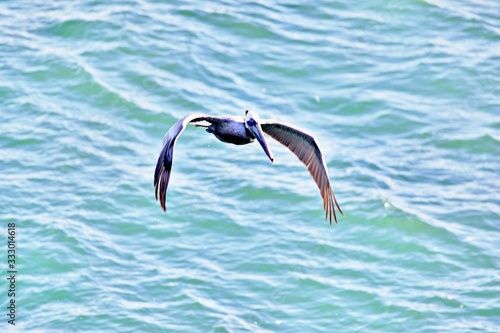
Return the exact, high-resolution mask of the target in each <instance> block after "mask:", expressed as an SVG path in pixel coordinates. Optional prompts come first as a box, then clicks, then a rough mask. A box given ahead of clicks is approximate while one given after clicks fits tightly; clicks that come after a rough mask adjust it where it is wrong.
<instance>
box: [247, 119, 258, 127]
mask: <svg viewBox="0 0 500 333" xmlns="http://www.w3.org/2000/svg"><path fill="white" fill-rule="evenodd" d="M247 126H250V127H252V126H257V122H256V121H255V119H253V118H250V119H248V120H247Z"/></svg>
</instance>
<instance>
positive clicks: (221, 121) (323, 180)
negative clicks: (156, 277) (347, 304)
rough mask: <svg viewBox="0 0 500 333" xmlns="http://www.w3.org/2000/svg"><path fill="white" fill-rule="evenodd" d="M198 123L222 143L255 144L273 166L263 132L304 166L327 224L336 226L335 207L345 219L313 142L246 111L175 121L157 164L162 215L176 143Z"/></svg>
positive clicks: (312, 138) (165, 139) (156, 188)
mask: <svg viewBox="0 0 500 333" xmlns="http://www.w3.org/2000/svg"><path fill="white" fill-rule="evenodd" d="M199 122H205V124H206V123H210V125H203V124H195V126H196V127H204V128H206V131H207V132H208V133H212V134H213V135H215V137H216V138H217V139H219V140H220V141H222V142H225V143H232V144H235V145H246V144H248V143H252V142H254V141H255V140H257V141H258V142H259V143H260V145H261V146H262V148H263V149H264V152H265V153H266V155H267V157H268V158H269V159H270V160H271V163H274V156H273V153H272V152H271V150H270V149H269V146H268V145H267V142H266V139H265V138H264V134H263V132H264V133H266V134H267V135H269V136H270V137H272V138H273V139H275V140H277V141H278V142H279V143H281V144H282V145H285V146H286V147H288V149H290V150H291V151H292V153H294V154H295V155H296V156H297V157H298V158H299V160H301V161H302V163H304V164H305V165H306V167H307V169H308V170H309V173H310V174H311V176H312V178H313V179H314V181H315V182H316V185H317V186H318V188H319V191H320V193H321V197H322V198H323V209H324V211H325V219H326V220H328V219H329V220H330V225H331V224H332V215H333V219H334V220H335V223H337V215H336V213H335V206H337V209H338V211H339V212H340V214H342V215H344V214H343V213H342V210H341V209H340V206H339V204H338V203H337V200H336V199H335V195H334V194H333V190H332V186H331V184H330V179H329V177H328V171H327V168H326V163H325V160H324V159H323V155H322V154H321V150H320V149H319V147H318V144H317V143H316V140H315V138H314V137H313V136H311V135H309V134H307V133H305V132H303V131H301V130H298V129H297V128H294V127H292V126H289V125H286V124H283V123H281V122H278V121H276V120H260V118H259V116H258V115H257V113H255V112H250V111H248V110H246V111H245V116H244V117H216V116H208V115H204V114H200V113H194V114H189V115H187V116H185V117H184V118H182V119H180V120H178V121H177V122H176V123H175V124H174V125H173V126H172V127H171V128H170V130H169V131H168V132H167V133H166V134H165V136H164V138H163V147H162V150H161V153H160V156H159V157H158V163H157V164H156V169H155V179H154V187H155V197H156V200H160V205H161V208H162V209H163V211H164V212H166V210H167V208H166V204H165V200H166V195H167V193H166V192H167V187H168V181H169V179H170V174H171V173H172V161H173V158H174V146H175V141H176V140H177V137H178V136H179V135H180V134H181V133H182V132H183V131H184V129H185V128H186V126H187V124H189V123H199ZM334 204H335V205H334Z"/></svg>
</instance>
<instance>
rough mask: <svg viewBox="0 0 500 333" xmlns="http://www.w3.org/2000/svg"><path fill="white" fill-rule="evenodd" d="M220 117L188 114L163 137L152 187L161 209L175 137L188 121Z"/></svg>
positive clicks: (170, 166)
mask: <svg viewBox="0 0 500 333" xmlns="http://www.w3.org/2000/svg"><path fill="white" fill-rule="evenodd" d="M222 119H223V118H222V117H213V116H207V115H203V114H200V113H193V114H189V115H187V116H185V117H183V118H182V119H179V120H178V121H177V122H176V123H175V124H174V125H172V127H171V128H170V129H169V130H168V132H167V133H166V134H165V136H164V137H163V147H162V150H161V153H160V156H159V157H158V162H157V163H156V168H155V177H154V188H155V198H156V200H160V205H161V208H162V209H163V211H166V210H167V207H166V202H165V201H166V195H167V188H168V182H169V180H170V174H171V171H172V163H173V159H174V147H175V142H176V140H177V137H178V136H179V135H180V134H181V133H182V132H183V131H184V129H185V128H186V126H187V124H188V123H194V122H200V121H207V122H210V123H215V122H218V121H221V120H222Z"/></svg>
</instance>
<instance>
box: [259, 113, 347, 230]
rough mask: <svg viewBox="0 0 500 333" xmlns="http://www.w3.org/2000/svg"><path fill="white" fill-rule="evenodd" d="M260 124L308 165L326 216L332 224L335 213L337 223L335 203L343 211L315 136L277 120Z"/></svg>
mask: <svg viewBox="0 0 500 333" xmlns="http://www.w3.org/2000/svg"><path fill="white" fill-rule="evenodd" d="M260 125H261V127H262V130H263V131H264V132H265V133H267V134H268V135H270V136H271V137H272V138H273V139H275V140H277V141H279V142H280V143H281V144H283V145H285V146H287V147H288V149H290V150H291V151H292V152H293V153H294V154H295V155H296V156H297V157H298V158H299V160H301V161H302V162H303V163H304V164H305V165H306V166H307V169H308V170H309V172H310V173H311V176H312V177H313V179H314V181H315V182H316V185H318V188H319V191H320V192H321V197H322V198H323V208H324V210H325V218H326V219H328V218H329V219H330V224H332V213H333V218H334V220H335V223H337V215H336V214H335V207H334V203H335V205H336V206H337V208H338V210H339V212H340V214H342V215H343V213H342V210H341V209H340V207H339V204H338V203H337V200H336V199H335V195H334V194H333V190H332V186H331V184H330V179H329V178H328V171H327V168H326V163H325V160H324V159H323V155H322V154H321V150H320V149H319V147H318V144H317V143H316V140H315V139H314V137H313V136H311V135H309V134H307V133H304V132H302V131H300V130H298V129H296V128H293V127H291V126H288V125H285V124H282V123H279V122H277V121H275V120H263V121H262V122H261V123H260Z"/></svg>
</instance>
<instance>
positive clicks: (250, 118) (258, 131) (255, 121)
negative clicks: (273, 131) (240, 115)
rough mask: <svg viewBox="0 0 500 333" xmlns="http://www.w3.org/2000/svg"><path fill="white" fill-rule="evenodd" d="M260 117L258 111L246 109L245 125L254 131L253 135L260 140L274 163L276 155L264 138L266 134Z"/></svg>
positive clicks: (251, 131)
mask: <svg viewBox="0 0 500 333" xmlns="http://www.w3.org/2000/svg"><path fill="white" fill-rule="evenodd" d="M259 122H260V118H259V115H258V114H257V113H253V112H251V111H248V110H246V111H245V127H246V128H247V130H249V131H250V133H252V135H253V136H254V137H255V138H256V139H257V141H259V143H260V145H261V146H262V149H264V152H265V153H266V155H267V157H269V159H270V160H271V163H274V156H273V153H272V152H271V150H270V149H269V147H268V145H267V142H266V139H265V138H264V134H263V133H262V128H261V127H260V124H259Z"/></svg>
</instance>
